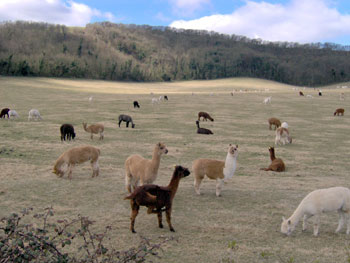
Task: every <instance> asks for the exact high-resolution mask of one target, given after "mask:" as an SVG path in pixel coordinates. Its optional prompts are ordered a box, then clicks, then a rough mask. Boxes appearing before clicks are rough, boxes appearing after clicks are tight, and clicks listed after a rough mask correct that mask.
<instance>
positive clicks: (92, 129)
mask: <svg viewBox="0 0 350 263" xmlns="http://www.w3.org/2000/svg"><path fill="white" fill-rule="evenodd" d="M83 127H84V130H85V131H86V132H89V133H91V140H93V139H94V138H93V134H100V140H103V138H104V133H103V132H104V130H105V126H103V124H99V123H98V124H91V125H90V126H87V124H86V123H85V122H83Z"/></svg>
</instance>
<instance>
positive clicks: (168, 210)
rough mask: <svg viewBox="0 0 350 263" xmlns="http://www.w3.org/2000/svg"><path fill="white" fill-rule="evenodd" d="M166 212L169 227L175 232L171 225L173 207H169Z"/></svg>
mask: <svg viewBox="0 0 350 263" xmlns="http://www.w3.org/2000/svg"><path fill="white" fill-rule="evenodd" d="M165 213H166V221H167V223H168V226H169V229H170V231H171V232H175V229H174V228H173V226H172V225H171V207H167V208H166V210H165Z"/></svg>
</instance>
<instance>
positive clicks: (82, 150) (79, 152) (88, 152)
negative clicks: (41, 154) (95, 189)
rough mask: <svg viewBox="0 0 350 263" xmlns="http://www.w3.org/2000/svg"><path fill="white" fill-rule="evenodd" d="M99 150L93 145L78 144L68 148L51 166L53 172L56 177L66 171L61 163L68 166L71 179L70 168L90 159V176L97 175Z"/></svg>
mask: <svg viewBox="0 0 350 263" xmlns="http://www.w3.org/2000/svg"><path fill="white" fill-rule="evenodd" d="M100 154H101V151H100V149H98V148H95V147H93V146H79V147H74V148H71V149H70V150H68V151H66V152H64V153H62V154H61V156H60V157H58V159H57V160H56V163H55V165H54V167H53V173H55V174H56V175H57V176H58V177H63V176H64V175H65V173H66V171H64V170H65V169H64V167H62V166H63V165H65V166H68V178H69V179H72V169H73V167H74V165H76V164H79V163H84V162H87V161H90V163H91V168H92V177H95V176H98V174H99V165H98V158H99V157H100Z"/></svg>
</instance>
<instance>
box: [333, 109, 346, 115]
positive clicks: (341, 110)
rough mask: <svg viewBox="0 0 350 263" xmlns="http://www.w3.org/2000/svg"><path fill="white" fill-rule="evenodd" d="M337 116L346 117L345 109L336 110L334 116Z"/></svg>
mask: <svg viewBox="0 0 350 263" xmlns="http://www.w3.org/2000/svg"><path fill="white" fill-rule="evenodd" d="M335 115H338V116H339V115H341V116H344V109H342V108H339V109H336V110H335V112H334V116H335Z"/></svg>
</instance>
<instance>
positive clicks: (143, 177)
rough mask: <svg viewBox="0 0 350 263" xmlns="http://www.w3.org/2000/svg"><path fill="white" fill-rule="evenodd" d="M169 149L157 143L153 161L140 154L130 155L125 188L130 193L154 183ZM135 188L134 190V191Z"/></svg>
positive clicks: (127, 160)
mask: <svg viewBox="0 0 350 263" xmlns="http://www.w3.org/2000/svg"><path fill="white" fill-rule="evenodd" d="M163 153H164V154H167V153H168V149H167V148H166V145H165V144H163V143H160V142H159V143H157V144H156V146H155V147H154V150H153V155H152V160H147V159H145V158H143V157H142V156H140V155H138V154H133V155H130V156H129V157H128V158H127V159H126V161H125V186H126V189H127V190H128V191H129V193H131V192H132V190H133V189H135V188H136V187H137V185H138V183H139V182H140V185H143V184H150V183H153V182H154V181H155V180H156V178H157V175H158V169H159V164H160V158H161V156H162V154H163ZM132 188H133V189H132Z"/></svg>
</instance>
